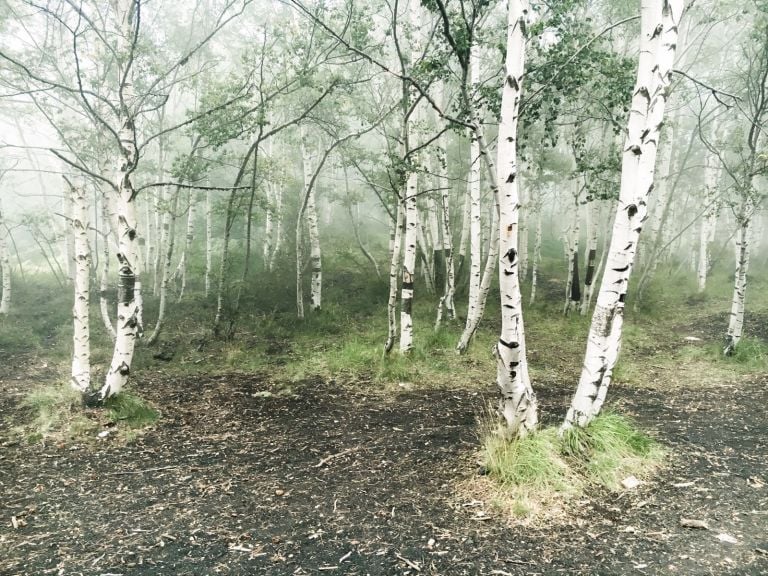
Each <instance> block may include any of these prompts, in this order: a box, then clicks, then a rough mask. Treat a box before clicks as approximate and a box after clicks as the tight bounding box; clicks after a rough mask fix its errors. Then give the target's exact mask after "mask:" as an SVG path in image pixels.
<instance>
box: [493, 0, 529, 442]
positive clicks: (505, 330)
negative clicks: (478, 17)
mask: <svg viewBox="0 0 768 576" xmlns="http://www.w3.org/2000/svg"><path fill="white" fill-rule="evenodd" d="M528 9H529V7H528V2H527V1H526V0H510V2H509V12H508V22H507V52H506V59H505V66H506V75H505V78H504V88H503V90H502V100H501V121H500V124H499V145H498V167H499V168H498V170H499V171H498V182H499V214H500V216H499V219H500V222H499V226H498V230H499V292H500V295H501V335H500V336H499V341H498V344H497V345H496V364H497V368H496V380H497V383H498V386H499V389H500V391H501V401H500V404H499V411H500V413H501V414H502V415H503V416H504V419H505V421H506V423H507V429H508V432H509V433H510V434H517V435H519V436H524V435H525V434H527V433H528V432H530V431H532V430H533V429H534V428H535V427H536V424H537V422H538V415H537V403H536V395H535V394H534V392H533V389H532V388H531V383H530V377H529V375H528V361H527V358H526V346H525V329H524V324H523V313H522V297H521V294H520V274H519V262H520V259H519V254H518V250H517V240H518V213H519V208H520V198H519V193H518V181H519V178H518V164H517V125H518V114H519V110H520V96H521V92H522V82H523V73H524V70H525V27H526V21H525V19H526V16H527V11H528Z"/></svg>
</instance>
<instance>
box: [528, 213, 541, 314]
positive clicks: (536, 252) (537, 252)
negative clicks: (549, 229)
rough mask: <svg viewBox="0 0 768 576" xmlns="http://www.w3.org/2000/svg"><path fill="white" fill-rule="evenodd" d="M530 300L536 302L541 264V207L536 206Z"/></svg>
mask: <svg viewBox="0 0 768 576" xmlns="http://www.w3.org/2000/svg"><path fill="white" fill-rule="evenodd" d="M531 260H532V264H531V299H530V303H531V304H533V303H534V302H536V287H537V285H538V283H539V264H541V205H540V204H538V203H537V204H536V239H535V240H534V244H533V255H532V256H531Z"/></svg>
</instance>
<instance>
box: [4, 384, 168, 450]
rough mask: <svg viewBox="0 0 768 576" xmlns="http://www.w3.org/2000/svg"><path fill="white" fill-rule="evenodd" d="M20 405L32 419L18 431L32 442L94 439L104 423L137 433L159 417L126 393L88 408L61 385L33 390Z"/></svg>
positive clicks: (65, 385)
mask: <svg viewBox="0 0 768 576" xmlns="http://www.w3.org/2000/svg"><path fill="white" fill-rule="evenodd" d="M21 406H22V408H23V409H24V410H25V412H26V414H28V416H29V420H28V421H26V422H23V423H22V424H21V425H20V426H18V427H17V428H16V430H15V432H16V433H17V434H18V435H19V436H21V437H22V438H23V439H25V440H26V441H28V442H30V443H35V442H40V441H43V440H46V439H53V440H56V441H65V440H83V439H85V438H94V437H96V435H97V433H98V431H99V429H100V428H101V424H102V423H104V422H109V423H110V425H111V426H112V427H115V426H116V427H117V430H118V431H119V430H120V429H121V428H122V427H125V428H126V429H127V430H132V431H136V430H138V429H140V428H144V427H146V426H149V425H150V424H152V423H153V422H155V421H156V420H157V419H158V418H159V417H160V414H159V412H158V411H157V410H155V409H154V408H152V407H151V406H150V405H149V404H148V403H147V402H145V401H144V400H142V399H141V398H139V397H137V396H135V395H133V394H130V393H125V392H123V393H121V394H118V395H116V396H113V397H112V398H109V399H108V400H107V401H106V402H105V403H104V405H103V406H102V407H99V408H86V407H85V406H84V405H83V401H82V396H81V395H80V393H79V392H78V391H76V390H74V389H73V388H72V387H71V386H69V385H67V384H61V383H53V384H49V385H45V386H40V387H37V388H34V389H33V390H31V391H30V392H29V393H28V394H27V395H26V396H25V397H24V398H23V399H22V401H21ZM132 436H133V434H132V433H130V434H126V437H132Z"/></svg>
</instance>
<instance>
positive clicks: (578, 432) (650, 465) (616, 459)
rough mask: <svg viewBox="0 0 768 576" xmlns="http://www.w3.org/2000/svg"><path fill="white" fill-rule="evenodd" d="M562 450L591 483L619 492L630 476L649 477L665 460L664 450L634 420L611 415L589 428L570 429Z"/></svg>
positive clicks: (566, 434) (605, 416) (602, 415)
mask: <svg viewBox="0 0 768 576" xmlns="http://www.w3.org/2000/svg"><path fill="white" fill-rule="evenodd" d="M561 447H562V451H563V454H564V455H566V456H568V457H570V458H571V459H573V460H574V465H576V466H579V467H582V468H583V473H584V475H585V477H586V479H587V480H588V481H589V482H592V483H597V484H601V485H603V486H606V487H607V488H610V489H611V490H617V489H619V487H620V485H621V484H620V483H621V480H622V479H624V478H626V477H627V476H629V475H634V476H638V477H644V476H648V475H649V474H650V473H651V472H652V471H653V470H655V469H656V468H657V467H658V465H659V463H660V461H661V459H662V457H663V450H662V449H661V448H660V447H659V446H658V445H657V444H656V442H654V440H653V439H652V438H651V437H650V436H648V435H647V434H645V433H644V432H642V431H640V430H639V429H638V428H637V426H636V425H635V424H634V422H632V420H630V419H629V418H627V417H625V416H622V415H620V414H615V413H611V412H606V413H603V414H600V415H598V416H597V417H596V418H595V419H594V420H593V421H592V422H590V424H589V425H588V426H587V427H586V428H571V429H570V430H567V431H566V432H565V434H563V437H562V441H561Z"/></svg>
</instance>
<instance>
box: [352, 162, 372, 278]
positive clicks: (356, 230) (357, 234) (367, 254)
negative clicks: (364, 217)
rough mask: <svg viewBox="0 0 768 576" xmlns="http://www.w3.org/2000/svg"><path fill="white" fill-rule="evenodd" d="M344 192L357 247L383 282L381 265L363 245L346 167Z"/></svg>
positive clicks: (355, 203)
mask: <svg viewBox="0 0 768 576" xmlns="http://www.w3.org/2000/svg"><path fill="white" fill-rule="evenodd" d="M344 191H345V192H346V194H347V198H346V205H347V213H348V214H349V220H350V222H351V223H352V232H353V233H354V234H355V241H356V242H357V245H358V247H359V248H360V251H361V252H362V253H363V256H365V259H366V260H368V262H370V263H371V265H372V266H373V270H374V271H375V272H376V278H378V279H379V280H381V271H380V270H379V264H378V262H376V259H375V258H374V257H373V256H372V255H371V253H370V252H369V251H368V249H367V248H366V247H365V244H363V239H362V238H361V236H360V223H359V222H358V220H357V218H356V217H355V208H358V206H357V202H356V201H354V200H353V198H352V194H351V192H350V189H349V173H348V171H347V167H346V166H344Z"/></svg>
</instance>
